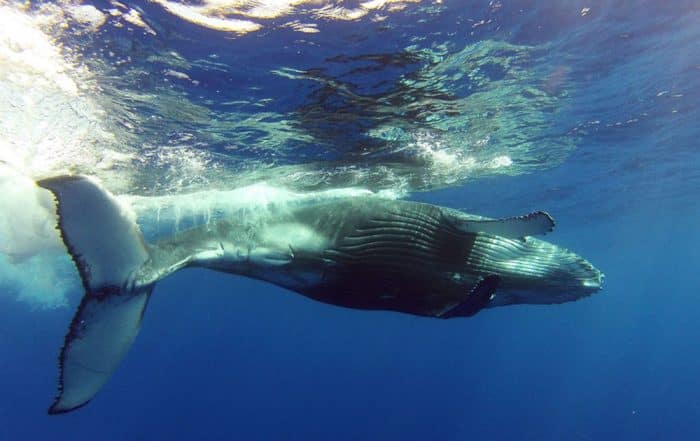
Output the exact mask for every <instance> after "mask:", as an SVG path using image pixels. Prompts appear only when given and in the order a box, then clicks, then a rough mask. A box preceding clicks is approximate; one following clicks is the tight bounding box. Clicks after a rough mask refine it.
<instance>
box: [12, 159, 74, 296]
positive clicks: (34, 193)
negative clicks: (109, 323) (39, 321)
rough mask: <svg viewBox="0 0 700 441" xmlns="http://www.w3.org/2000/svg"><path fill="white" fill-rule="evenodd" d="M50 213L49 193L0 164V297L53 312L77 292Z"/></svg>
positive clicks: (70, 264)
mask: <svg viewBox="0 0 700 441" xmlns="http://www.w3.org/2000/svg"><path fill="white" fill-rule="evenodd" d="M54 210H55V209H54V203H53V199H52V197H51V195H50V193H48V192H47V191H46V190H43V189H40V188H39V187H37V186H36V185H35V184H34V182H33V181H32V180H31V179H29V178H27V177H26V176H22V175H20V174H18V173H17V172H15V171H14V170H12V169H11V168H9V167H8V166H6V165H1V164H0V295H4V296H12V297H14V298H17V299H19V300H21V301H24V302H27V303H28V304H29V305H30V306H31V307H33V308H55V307H60V306H64V305H65V304H66V295H67V294H68V293H69V292H71V291H74V292H80V284H79V281H78V279H77V273H76V271H75V269H74V267H73V265H72V262H71V261H70V258H69V257H68V254H67V253H66V249H65V247H64V245H63V243H62V242H61V239H60V236H59V234H58V231H57V230H56V228H55V226H56V217H55V214H54V213H55V211H54Z"/></svg>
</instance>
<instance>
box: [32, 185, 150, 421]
mask: <svg viewBox="0 0 700 441" xmlns="http://www.w3.org/2000/svg"><path fill="white" fill-rule="evenodd" d="M37 184H38V185H39V186H41V187H43V188H46V189H47V190H49V191H51V192H52V193H53V195H54V196H55V198H56V202H57V209H56V213H57V216H58V229H59V230H60V232H61V237H62V238H63V242H64V243H65V245H66V247H67V248H68V252H69V253H70V255H71V257H72V258H73V261H74V262H75V265H76V267H77V268H78V272H79V273H80V277H81V279H82V282H83V287H84V288H85V295H84V296H83V299H82V301H81V302H80V306H79V307H78V310H77V312H76V314H75V316H74V317H73V321H72V322H71V325H70V327H69V329H68V333H67V334H66V336H65V340H64V344H63V348H62V349H61V354H60V356H59V360H58V365H59V380H58V395H57V397H56V399H55V401H54V402H53V404H52V405H51V407H50V408H49V410H48V413H49V414H51V415H54V414H60V413H66V412H70V411H72V410H75V409H77V408H79V407H82V406H84V405H85V404H87V402H88V401H90V399H92V397H93V396H94V395H95V394H96V393H97V392H98V391H99V390H100V388H101V387H102V385H104V383H105V382H106V381H107V379H108V378H109V377H110V375H111V374H112V372H113V371H114V370H115V369H116V367H117V365H118V364H119V362H120V361H121V359H122V358H123V356H124V354H125V353H126V351H127V350H128V349H129V347H130V346H131V343H132V342H133V341H134V338H135V337H136V334H137V333H138V330H139V327H140V324H141V319H142V317H143V313H144V310H145V308H146V304H147V303H148V299H149V297H150V294H151V290H152V289H153V284H140V283H138V281H137V280H134V276H133V275H134V273H135V272H136V271H137V270H138V269H139V268H140V267H141V266H142V265H143V264H144V263H145V262H146V261H147V259H148V257H149V254H148V250H147V249H146V247H145V245H144V243H143V239H142V237H141V233H140V231H139V229H138V226H137V225H136V223H135V222H134V220H133V216H132V215H131V214H130V212H129V211H128V209H127V207H124V206H123V205H122V204H121V203H119V201H118V200H117V198H115V197H114V196H113V195H111V194H110V193H109V192H108V191H107V190H105V189H104V188H103V187H102V186H101V185H100V184H99V183H97V182H96V181H94V180H93V179H91V178H87V177H85V176H60V177H56V178H49V179H45V180H41V181H39V182H37Z"/></svg>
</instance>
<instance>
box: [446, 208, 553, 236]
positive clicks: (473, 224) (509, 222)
mask: <svg viewBox="0 0 700 441" xmlns="http://www.w3.org/2000/svg"><path fill="white" fill-rule="evenodd" d="M456 226H457V228H459V229H460V230H462V231H463V232H465V233H484V234H491V235H494V236H502V237H508V238H511V239H517V238H521V237H525V236H538V235H543V234H547V233H549V232H550V231H552V230H553V229H554V219H552V217H551V216H550V215H549V214H548V213H546V212H544V211H536V212H534V213H530V214H526V215H523V216H515V217H507V218H503V219H484V220H473V219H458V220H457V221H456Z"/></svg>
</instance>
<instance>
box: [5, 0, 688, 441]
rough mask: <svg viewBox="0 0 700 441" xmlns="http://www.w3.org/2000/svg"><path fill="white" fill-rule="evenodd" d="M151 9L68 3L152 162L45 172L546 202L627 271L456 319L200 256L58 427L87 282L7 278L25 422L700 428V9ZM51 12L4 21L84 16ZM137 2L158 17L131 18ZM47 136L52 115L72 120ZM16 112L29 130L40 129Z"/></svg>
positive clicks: (460, 435) (473, 430)
mask: <svg viewBox="0 0 700 441" xmlns="http://www.w3.org/2000/svg"><path fill="white" fill-rule="evenodd" d="M124 3H126V4H125V5H121V6H120V4H116V3H113V2H94V3H91V5H92V6H94V8H95V9H96V10H98V11H100V12H102V13H104V14H105V16H106V17H108V18H107V19H106V20H107V21H106V23H105V24H103V25H102V26H101V27H100V28H99V29H98V30H96V31H91V32H88V31H86V26H87V25H85V24H80V23H83V22H80V21H79V20H77V19H75V17H76V15H75V14H74V15H70V14H69V13H67V12H66V13H65V16H61V17H65V20H66V21H65V23H67V26H64V27H61V26H57V27H50V26H49V27H48V28H45V30H44V32H46V33H47V35H50V36H52V37H54V40H53V41H54V43H56V45H57V46H60V47H61V48H63V50H64V52H62V53H63V54H72V56H73V57H74V58H72V59H71V60H73V62H75V63H78V64H79V65H81V66H84V67H85V68H87V69H89V70H90V72H91V75H90V76H89V77H88V78H84V81H85V84H86V85H87V86H89V89H87V91H86V92H85V94H86V95H91V96H92V97H93V98H94V100H95V102H96V103H98V104H99V105H100V108H101V109H103V113H104V114H106V115H107V117H105V118H103V119H100V120H99V121H97V117H95V120H94V121H93V120H90V121H91V122H90V124H91V125H90V126H89V130H86V132H87V133H89V136H92V135H93V133H96V132H99V131H100V130H103V129H104V130H109V131H110V133H113V134H114V136H112V137H104V138H98V137H95V138H90V137H89V136H87V135H86V136H87V138H85V139H87V142H86V143H87V144H89V145H91V146H93V147H94V148H95V149H96V150H97V151H101V149H102V148H103V146H104V145H105V144H104V143H107V144H108V145H109V148H110V149H113V150H114V151H116V152H118V153H120V154H121V155H124V156H125V157H128V158H129V159H128V161H131V162H126V163H123V162H119V161H116V162H115V165H109V166H105V161H104V157H103V156H100V157H99V158H97V160H95V161H92V162H91V161H89V160H87V159H86V160H84V161H83V160H82V158H81V161H78V160H77V159H76V158H75V157H70V156H68V157H67V159H66V158H64V157H61V158H60V161H58V160H56V161H57V162H54V163H51V164H50V165H49V166H46V167H44V168H42V169H41V170H38V169H36V168H34V169H32V168H31V167H29V166H27V168H25V169H23V172H24V173H25V174H27V175H29V176H30V177H39V175H41V174H44V175H45V174H46V173H49V172H52V173H53V172H57V171H65V170H68V171H74V172H81V173H89V174H96V175H98V176H99V177H100V178H101V179H103V180H104V181H105V183H106V185H107V186H108V187H109V188H111V189H112V190H113V191H115V192H121V193H128V194H131V195H141V196H152V195H158V196H161V195H178V194H185V193H187V192H191V191H197V190H202V189H207V188H217V189H230V188H235V187H237V186H239V185H243V184H248V183H252V182H257V181H259V180H265V181H269V182H273V183H276V184H279V185H284V186H287V187H290V188H293V189H295V190H298V191H307V190H317V189H325V188H331V187H339V186H342V185H347V186H364V187H367V188H371V189H372V190H377V191H380V190H397V191H399V190H400V192H401V194H402V195H403V196H404V197H407V198H410V199H413V200H419V201H424V202H430V203H434V204H439V205H446V206H450V207H454V208H458V209H461V210H464V211H467V212H470V213H478V214H482V215H486V216H494V217H497V216H508V215H517V214H522V213H527V212H530V211H533V210H537V209H544V210H547V211H548V212H550V213H551V214H552V215H553V216H554V217H555V219H556V221H557V229H556V230H555V232H554V233H552V234H551V235H550V236H547V240H550V241H552V242H554V243H556V244H558V245H561V246H565V247H567V248H570V249H572V250H575V251H576V252H577V253H580V254H581V255H582V256H585V257H586V259H588V260H590V261H591V262H593V263H594V264H595V265H596V266H597V267H598V268H600V269H601V270H603V271H604V272H605V282H604V288H603V290H602V291H601V292H600V293H598V294H595V295H594V296H591V297H589V298H586V299H583V300H580V301H577V302H573V303H566V304H561V305H547V306H539V305H538V306H512V307H507V308H496V309H491V310H486V311H482V312H480V313H479V314H477V315H476V316H474V317H472V318H469V319H463V320H448V321H440V320H431V319H426V318H419V317H413V316H408V315H401V314H397V313H391V312H381V311H376V312H368V311H354V310H349V309H342V308H337V307H332V306H328V305H324V304H320V303H315V302H313V301H311V300H308V299H306V298H304V297H301V296H299V295H296V294H294V293H291V292H289V291H285V290H283V289H280V288H277V287H274V286H272V285H269V284H265V283H262V282H258V281H252V280H249V279H245V278H242V277H237V276H229V275H222V274H218V273H214V272H207V271H205V270H199V269H188V270H184V271H182V272H179V273H176V274H174V275H173V276H171V277H169V278H167V279H165V280H163V281H162V282H161V283H159V284H158V286H157V288H156V291H155V293H154V296H153V298H152V300H151V302H150V304H149V307H148V311H147V312H146V317H145V320H144V323H143V327H142V329H141V332H140V334H139V336H138V338H137V339H136V342H135V343H134V345H133V347H132V348H131V350H130V351H129V353H128V355H127V357H126V358H125V360H124V362H123V363H122V364H121V366H120V367H119V369H118V370H117V371H116V373H115V374H114V376H113V377H112V378H111V380H110V381H109V382H108V383H107V384H106V386H105V387H104V388H103V390H102V391H101V392H100V393H99V394H98V395H97V397H96V398H95V399H94V400H93V401H92V402H91V403H90V404H89V405H88V406H86V407H85V408H82V409H80V410H78V411H76V412H73V413H69V414H66V415H60V416H51V417H49V416H47V415H46V414H45V409H46V407H47V405H48V404H49V403H50V400H51V397H52V396H53V393H54V390H55V383H56V355H57V352H58V350H59V347H60V345H61V343H62V339H63V336H64V334H65V332H66V328H67V326H68V324H69V323H70V320H71V317H72V315H73V313H74V309H75V306H76V305H77V304H78V303H79V301H80V289H79V288H78V285H75V289H74V290H72V291H70V290H69V291H70V292H69V293H68V294H67V297H66V302H67V305H65V306H59V307H53V308H43V307H41V305H38V304H37V303H36V302H34V303H31V302H27V301H21V300H20V301H18V300H17V299H18V297H20V298H21V296H20V294H21V293H19V291H20V289H19V288H18V286H19V285H18V284H17V282H13V284H4V283H3V284H2V289H3V290H4V291H5V292H6V294H7V295H2V296H0V304H1V306H0V317H1V319H0V336H2V339H3V344H1V345H0V388H1V390H3V391H4V399H2V400H0V439H2V440H5V439H7V440H20V439H21V440H28V439H31V440H126V439H129V440H130V439H144V440H145V439H149V440H160V439H162V440H173V439H181V440H190V439H206V440H221V439H244V440H287V439H289V440H311V439H319V440H326V439H334V440H427V439H440V440H463V439H484V440H500V439H503V440H508V439H528V440H530V439H533V440H543V439H544V440H559V439H573V440H600V439H621V440H647V439H648V440H652V439H654V440H655V439H683V440H689V439H697V438H699V437H700V429H698V426H697V423H696V422H697V421H698V418H700V402H698V399H697V392H698V390H700V380H698V377H697V374H696V373H697V372H698V371H699V370H700V356H699V355H698V353H697V341H698V339H699V337H700V330H699V329H698V327H697V326H696V317H697V315H698V313H700V300H699V299H698V297H697V293H698V292H700V279H699V278H698V276H697V270H696V268H697V262H698V261H699V260H700V251H698V250H699V249H700V248H699V247H698V245H700V233H699V232H698V229H697V223H698V219H699V218H700V203H698V197H697V195H698V189H700V149H699V148H698V138H699V135H700V131H699V130H698V123H697V121H700V106H699V103H700V50H699V49H700V46H698V43H697V42H698V41H700V7H699V6H698V4H697V3H696V2H690V1H689V2H683V1H677V2H665V3H660V2H652V1H648V2H647V1H637V2H611V1H589V2H583V1H581V2H578V1H573V2H545V1H513V2H505V1H503V2H498V1H490V2H459V1H458V2H444V3H443V2H436V3H430V4H427V3H413V2H407V3H405V4H403V3H398V2H386V3H385V4H381V5H379V6H376V7H375V6H372V5H370V4H369V3H368V4H360V3H355V2H352V3H347V4H345V3H343V4H340V3H339V4H337V5H336V4H335V3H332V4H329V5H335V6H338V5H341V6H344V7H345V8H346V9H345V10H344V12H343V11H338V10H336V9H333V10H334V11H335V15H332V14H330V13H325V15H320V14H319V13H318V12H314V11H317V9H315V8H317V7H319V8H321V7H322V6H323V5H325V4H324V3H318V4H317V3H301V4H300V5H298V6H296V7H292V8H290V9H289V10H288V11H287V12H286V13H285V14H281V15H277V16H275V17H272V18H260V17H261V14H257V15H256V13H254V12H253V11H252V7H253V6H254V5H255V4H259V5H264V4H266V3H265V2H260V3H255V4H254V3H250V8H249V9H246V8H242V9H241V10H237V12H235V13H230V14H229V15H226V14H227V13H226V12H225V11H222V10H215V9H214V10H197V11H198V13H199V14H200V15H206V16H208V17H215V18H220V19H223V18H226V17H228V18H237V19H241V20H243V19H246V20H250V21H251V22H253V23H258V24H260V25H261V28H260V29H257V30H255V31H250V32H248V33H245V34H243V33H241V32H238V33H236V32H232V31H222V30H217V29H212V26H211V23H209V24H210V26H206V23H204V24H203V23H193V22H192V19H191V18H190V19H186V18H183V16H181V15H178V14H176V13H174V12H172V11H174V10H177V9H173V8H172V5H173V4H174V3H169V2H160V1H159V2H133V3H127V2H124ZM232 3H233V2H232ZM86 4H87V3H86ZM178 4H179V3H178ZM206 4H207V3H206V2H202V3H201V5H206ZM290 4H291V3H290ZM399 4H401V5H403V9H400V10H395V9H394V8H397V6H398V5H399ZM47 5H48V6H53V5H51V4H42V3H39V4H36V5H33V6H32V7H30V8H29V9H26V8H24V7H20V6H19V5H12V4H11V8H12V9H11V10H10V9H3V10H2V11H0V13H1V14H10V12H12V13H20V14H22V15H23V16H27V17H34V16H37V15H40V14H49V12H50V13H52V14H56V13H57V12H56V11H55V10H53V9H51V8H48V6H47ZM84 5H85V4H84ZM168 5H170V6H168ZM182 5H189V3H186V2H183V3H182ZM319 5H321V6H319ZM278 6H279V5H278ZM47 8H48V9H49V12H47ZM59 9H60V10H62V11H63V10H67V9H66V7H65V5H63V6H61V7H59ZM110 10H114V11H116V12H109V11H110ZM327 10H328V11H330V10H331V9H330V7H329V9H327ZM18 11H19V12H18ZM130 11H136V12H137V13H138V17H140V20H141V23H142V24H143V25H137V24H134V23H138V21H137V20H134V19H133V18H132V19H131V20H130V21H129V20H124V19H123V17H125V16H127V15H128V13H129V12H130ZM246 11H247V12H246ZM352 11H355V12H353V13H354V14H356V15H357V18H353V19H340V18H338V16H344V17H347V16H348V15H352V14H351V12H352ZM363 11H365V12H366V13H365V14H364V15H362V14H361V13H363ZM119 14H121V15H119ZM207 14H208V15H207ZM343 14H344V15H343ZM71 17H73V18H71ZM110 17H111V18H110ZM353 17H355V15H353ZM382 17H385V18H382ZM71 20H72V21H71ZM120 20H121V21H120ZM312 22H313V23H312ZM120 23H121V26H117V25H118V24H120ZM289 23H293V24H294V26H296V27H294V26H292V25H289ZM300 23H301V24H306V25H308V27H311V28H313V29H315V30H316V31H317V32H300V31H299V30H298V29H299V24H300ZM309 23H312V24H313V26H311V24H309ZM144 26H145V27H144ZM148 29H150V30H151V31H152V32H153V33H151V32H149V31H148ZM26 51H28V49H27V50H25V52H26ZM65 56H67V55H65ZM0 60H2V61H3V62H6V60H7V59H6V58H0ZM76 60H77V61H76ZM13 72H14V71H13V70H12V68H8V67H6V66H3V70H2V71H0V73H2V74H3V76H2V77H0V80H1V81H3V86H4V89H2V92H3V93H6V94H7V95H8V96H10V97H11V99H13V100H15V101H12V102H13V103H16V102H18V101H16V97H14V96H13V95H12V93H13V92H12V87H13V84H15V83H13V81H14V79H13V78H14V77H13V76H12V74H13ZM183 74H186V77H185V76H183ZM42 78H43V77H42ZM26 94H27V95H29V94H30V93H29V92H26ZM49 97H50V98H51V100H48V99H47V100H45V101H43V102H49V103H53V102H61V100H60V99H59V98H56V96H55V95H49ZM79 105H82V104H75V103H73V104H71V106H73V107H71V108H78V106H79ZM58 106H59V108H63V107H61V106H63V104H60V103H59V104H58ZM86 106H87V105H86ZM88 111H89V109H88V110H85V109H84V108H82V107H80V108H79V110H75V112H76V114H79V115H83V114H85V113H86V112H88ZM14 112H17V108H15V110H14ZM47 113H48V112H47ZM3 115H4V117H5V118H4V119H5V120H9V118H10V115H11V114H10V113H9V112H5V113H3ZM40 116H42V118H44V119H46V118H48V117H49V116H50V115H48V116H47V115H40ZM25 118H28V117H26V116H25ZM100 118H102V117H100ZM28 120H29V121H31V120H30V119H28ZM71 124H75V126H73V125H71ZM71 124H66V125H68V126H70V127H71V128H72V129H73V130H72V131H73V132H75V131H76V130H78V131H79V130H82V128H81V127H82V126H80V125H79V123H77V122H76V123H71ZM48 125H49V129H46V128H30V129H28V131H29V132H31V130H36V131H38V132H37V133H39V134H41V133H45V131H46V130H55V131H56V133H58V134H56V133H53V135H52V136H53V137H52V138H50V139H51V140H52V142H54V143H56V142H59V141H57V140H58V139H60V136H61V135H63V136H67V135H66V134H65V133H64V132H61V131H60V130H59V129H61V127H59V126H60V124H54V125H51V124H48ZM12 127H15V129H13V130H9V129H8V128H7V126H2V128H3V134H4V135H6V136H7V135H8V133H9V134H10V135H12V136H17V139H23V138H21V137H20V134H19V133H18V130H17V129H16V126H12ZM76 127H77V129H76ZM105 128H106V129H105ZM41 130H44V132H41ZM39 134H38V135H36V137H38V136H39ZM10 144H12V145H15V144H19V142H17V143H10ZM0 147H3V149H4V148H5V145H4V144H1V145H0ZM46 148H47V149H48V148H49V147H46ZM65 148H66V149H67V147H65ZM36 151H37V152H38V153H34V154H37V155H39V157H41V155H42V152H43V151H45V150H41V149H38V150H36ZM86 151H87V152H90V151H91V150H86ZM3 154H5V150H3ZM13 154H15V155H20V156H21V154H20V153H17V152H14V151H13ZM83 154H84V155H85V156H84V157H88V156H89V155H88V154H87V153H85V151H84V152H83ZM426 155H427V156H426ZM46 157H47V158H49V157H50V159H52V160H53V159H55V157H56V155H55V154H54V152H53V151H52V155H49V154H46ZM121 157H122V156H119V158H121ZM134 158H136V159H134ZM499 158H509V160H510V162H511V164H509V165H504V166H502V167H496V166H494V165H493V164H495V163H498V164H508V161H506V160H505V159H499ZM1 159H3V161H8V162H11V163H13V164H15V165H16V166H17V167H20V166H21V164H18V163H17V162H15V161H12V160H11V158H10V159H8V157H5V156H3V157H2V158H1ZM441 161H442V162H441ZM494 161H496V162H494ZM66 163H68V165H66ZM32 164H34V163H32ZM55 164H58V165H55ZM193 164H195V165H193ZM33 173H35V174H36V175H37V176H34V174H33ZM16 214H17V213H15V212H12V213H10V212H3V213H2V216H3V217H4V218H5V219H9V218H11V217H13V216H15V215H16ZM142 227H143V228H144V230H147V229H148V226H147V225H144V226H142ZM3 262H4V261H3ZM3 264H5V263H3ZM0 274H6V273H5V272H2V273H0ZM42 276H43V273H42V272H37V273H26V274H23V277H25V278H27V279H40V278H41V277H42ZM25 298H26V296H25Z"/></svg>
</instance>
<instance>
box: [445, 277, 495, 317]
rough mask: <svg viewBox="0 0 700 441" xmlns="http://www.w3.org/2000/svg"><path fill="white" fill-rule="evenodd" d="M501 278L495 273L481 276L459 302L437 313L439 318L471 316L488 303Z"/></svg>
mask: <svg viewBox="0 0 700 441" xmlns="http://www.w3.org/2000/svg"><path fill="white" fill-rule="evenodd" d="M500 281H501V278H500V277H499V276H497V275H494V274H492V275H488V276H486V277H483V278H481V280H479V281H478V282H477V283H476V285H474V287H472V289H471V291H469V294H468V295H467V298H466V299H464V300H463V301H462V302H461V303H459V304H457V305H455V306H453V307H452V308H450V309H448V310H447V311H445V312H443V313H442V314H440V315H439V317H440V318H453V317H471V316H473V315H474V314H476V313H477V312H479V311H481V310H482V309H484V308H485V307H486V305H488V304H489V302H490V301H491V298H492V296H493V294H494V293H495V292H496V289H497V288H498V284H499V283H500Z"/></svg>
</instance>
